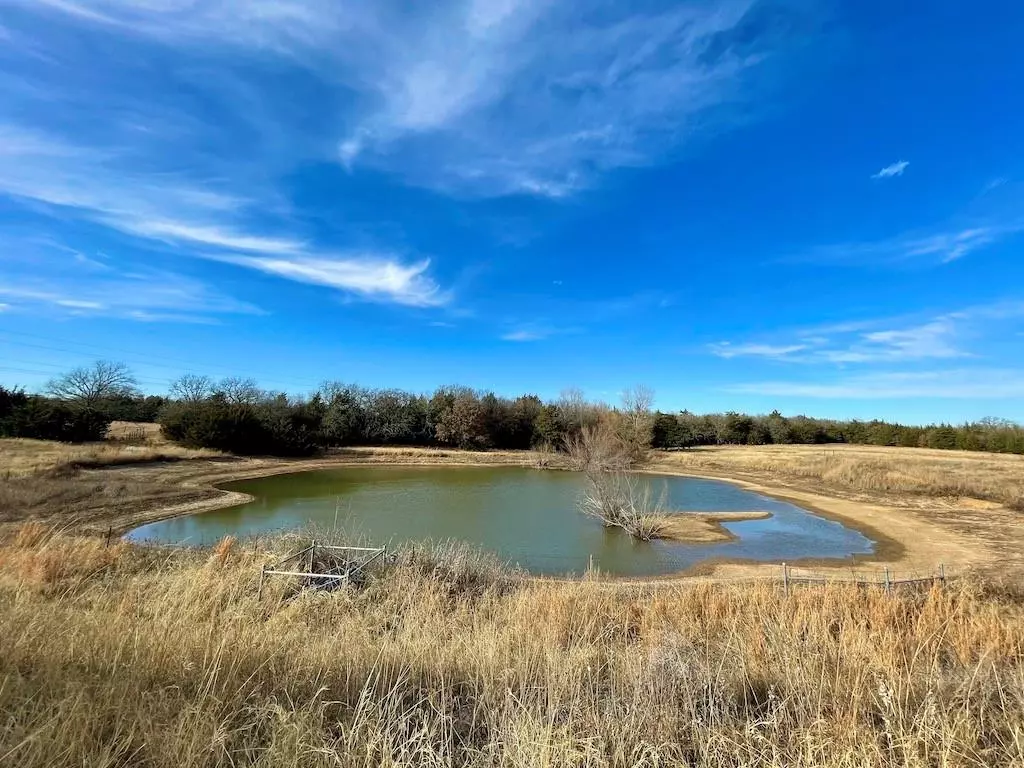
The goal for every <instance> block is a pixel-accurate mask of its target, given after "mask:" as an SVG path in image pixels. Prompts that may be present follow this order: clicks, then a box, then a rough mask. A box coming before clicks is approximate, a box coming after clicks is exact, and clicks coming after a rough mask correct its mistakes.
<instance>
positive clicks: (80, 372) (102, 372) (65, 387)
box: [46, 360, 139, 408]
mask: <svg viewBox="0 0 1024 768" xmlns="http://www.w3.org/2000/svg"><path fill="white" fill-rule="evenodd" d="M137 383H138V382H137V381H136V379H135V377H134V376H133V375H132V372H131V371H130V370H129V369H128V366H126V365H125V364H124V363H112V362H110V361H107V360H97V361H96V362H95V363H93V364H92V365H91V366H87V367H86V366H83V367H81V368H75V369H74V370H73V371H68V372H67V373H65V374H64V375H63V376H58V377H57V378H55V379H51V380H50V382H49V383H48V384H47V385H46V391H47V392H49V393H50V394H51V395H53V396H54V397H57V398H60V399H61V400H68V401H71V402H74V403H78V404H79V405H82V406H83V407H86V408H92V407H94V406H95V405H97V404H98V403H99V402H100V401H102V400H105V399H107V398H110V397H122V396H127V397H130V396H133V395H137V394H138V393H139V391H138V389H137V388H136V384H137Z"/></svg>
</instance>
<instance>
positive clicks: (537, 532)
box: [129, 467, 874, 576]
mask: <svg viewBox="0 0 1024 768" xmlns="http://www.w3.org/2000/svg"><path fill="white" fill-rule="evenodd" d="M642 482H648V483H651V484H653V486H654V490H655V492H656V493H657V494H660V493H661V492H662V490H664V491H665V493H666V496H667V500H668V504H669V506H670V508H672V509H673V510H678V514H686V513H687V512H697V511H750V510H765V511H768V512H770V513H771V517H770V518H766V519H762V520H745V521H738V522H731V523H725V524H724V525H725V527H726V528H727V529H728V530H729V531H731V532H732V533H733V534H734V535H735V536H736V539H735V540H733V541H729V542H723V543H718V544H681V543H678V542H667V541H654V542H639V541H636V540H634V539H632V538H630V537H629V536H628V535H626V534H625V533H623V532H622V531H619V530H618V529H613V528H605V527H604V526H602V525H601V523H600V522H598V521H596V520H593V519H591V518H589V517H586V516H584V515H582V514H581V513H580V512H579V511H578V510H577V499H578V498H579V496H580V494H581V493H582V491H583V489H584V484H585V478H584V477H583V476H582V475H580V474H578V473H573V472H557V471H545V470H535V469H525V468H519V467H344V468H337V469H327V470H315V471H309V472H300V473H295V474H288V475H275V476H272V477H264V478H259V479H256V480H244V481H239V482H234V483H228V484H225V485H223V486H222V487H223V488H225V489H228V490H233V491H242V492H244V493H248V494H251V495H252V496H254V497H255V498H254V500H253V501H251V502H249V503H247V504H240V505H238V506H234V507H228V508H225V509H218V510H213V511H210V512H203V513H200V514H196V515H191V516H187V517H178V518H173V519H170V520H163V521H160V522H156V523H151V524H149V525H144V526H142V527H140V528H137V529H135V530H134V531H132V532H131V533H130V534H129V537H130V538H132V539H135V540H141V541H155V542H161V543H176V544H210V543H213V542H215V541H217V540H218V539H220V538H222V537H223V536H225V535H229V534H230V535H234V536H238V537H240V538H244V537H250V536H254V535H263V534H267V533H272V532H278V531H284V530H294V529H301V528H308V527H311V526H316V527H317V528H320V529H325V528H326V529H332V530H333V529H335V528H337V529H338V530H339V531H342V532H344V533H343V534H342V533H339V534H338V538H344V539H345V540H347V541H352V540H353V539H360V540H362V541H364V542H366V543H371V544H374V545H383V544H385V543H388V544H392V545H394V544H399V543H405V542H413V541H424V540H427V539H431V540H434V541H438V540H459V541H465V542H468V543H470V544H472V545H475V546H477V547H480V548H483V549H487V550H491V551H492V552H495V553H496V554H497V555H498V556H499V557H501V558H502V559H503V560H507V561H509V562H512V563H517V564H519V565H520V566H522V567H524V568H526V569H527V570H529V571H531V572H533V573H538V574H550V575H558V574H570V573H572V574H578V573H581V572H583V571H585V570H586V569H587V567H588V565H590V564H593V565H594V566H597V567H599V568H600V569H601V570H602V571H604V572H606V573H611V574H617V575H623V576H650V575H656V574H664V573H671V572H674V571H679V570H681V569H683V568H686V567H689V566H691V565H694V564H695V563H698V562H700V561H702V560H708V559H712V558H740V559H749V560H758V561H773V562H782V561H794V560H798V559H801V558H807V557H815V558H824V557H827V558H845V557H849V556H851V555H854V554H867V553H870V552H872V550H873V547H874V544H873V542H872V541H871V540H870V539H868V538H866V537H864V536H863V535H862V534H860V533H859V532H857V531H854V530H851V529H849V528H846V527H845V526H843V525H841V524H840V523H837V522H834V521H831V520H826V519H824V518H821V517H818V516H817V515H814V514H812V513H810V512H807V511H806V510H803V509H800V508H799V507H796V506H794V505H792V504H789V503H787V502H784V501H779V500H777V499H773V498H771V497H768V496H763V495H761V494H757V493H752V492H750V491H745V490H743V489H741V488H739V487H737V486H734V485H731V484H729V483H722V482H716V481H712V480H700V479H695V478H681V477H655V476H645V477H644V478H643V480H642Z"/></svg>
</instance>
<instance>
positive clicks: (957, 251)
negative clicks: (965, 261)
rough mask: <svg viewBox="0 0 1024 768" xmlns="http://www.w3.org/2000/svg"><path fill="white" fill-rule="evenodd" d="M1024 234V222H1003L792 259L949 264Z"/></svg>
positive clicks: (831, 249)
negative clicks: (1023, 232) (1021, 233)
mask: <svg viewBox="0 0 1024 768" xmlns="http://www.w3.org/2000/svg"><path fill="white" fill-rule="evenodd" d="M1021 231H1024V220H1020V219H1003V220H1000V221H986V223H979V224H975V225H972V226H963V227H950V228H946V229H939V230H934V231H931V232H927V231H926V232H906V233H902V234H899V235H896V236H894V237H889V238H883V239H881V240H866V241H857V242H847V243H835V244H831V245H826V246H823V247H819V248H813V249H811V250H809V251H806V252H804V253H803V254H800V255H798V256H796V257H793V259H792V260H795V261H807V262H815V263H826V264H846V265H850V266H869V265H879V264H881V265H885V264H914V263H919V262H922V261H924V262H933V263H937V264H948V263H950V262H953V261H956V260H957V259H961V258H963V257H964V256H967V255H968V254H970V253H974V252H975V251H980V250H983V249H984V248H987V247H989V246H991V245H993V244H994V243H997V242H1000V241H1002V240H1006V239H1008V238H1010V237H1012V236H1014V235H1016V234H1018V233H1020V232H1021Z"/></svg>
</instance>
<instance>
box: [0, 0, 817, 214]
mask: <svg viewBox="0 0 1024 768" xmlns="http://www.w3.org/2000/svg"><path fill="white" fill-rule="evenodd" d="M2 3H7V4H15V5H20V6H21V7H23V8H27V7H31V8H33V9H34V10H36V12H38V13H41V14H44V15H49V16H51V17H54V18H63V20H64V21H65V22H68V21H70V22H73V23H78V24H81V25H85V26H86V27H88V28H90V29H92V30H94V31H95V30H100V31H106V32H108V33H110V34H115V35H121V36H124V37H126V38H151V39H157V40H159V41H160V42H161V43H162V44H163V45H165V46H168V47H169V48H171V49H174V50H178V51H192V52H194V51H202V50H210V49H217V48H220V49H225V50H230V49H234V48H239V47H245V48H247V49H250V50H252V51H255V52H256V53H257V54H259V55H261V56H266V57H270V58H276V59H278V60H282V61H286V62H288V63H289V64H292V65H298V66H299V67H302V68H303V70H304V71H305V72H306V73H308V74H309V75H310V76H311V77H314V78H316V79H317V80H318V81H319V82H320V83H321V84H322V85H323V86H324V87H325V88H327V89H328V90H329V91H330V92H333V93H341V92H345V93H350V94H353V95H354V96H355V101H354V102H353V101H352V100H351V99H349V102H350V109H348V110H347V111H346V112H345V114H344V115H343V116H342V118H341V119H340V120H338V119H337V118H336V117H335V116H332V115H324V117H325V118H327V119H329V120H331V121H332V122H333V123H334V124H338V125H342V126H346V127H345V128H344V129H342V130H340V131H339V132H338V135H336V137H335V142H334V146H335V157H336V159H337V161H339V162H341V163H342V164H343V165H345V167H347V168H350V169H351V168H355V167H358V166H359V165H365V166H371V167H376V168H380V169H383V170H386V171H389V172H392V173H396V174H399V175H401V176H403V177H404V178H406V179H407V180H409V181H410V182H412V183H416V184H422V185H425V186H430V187H434V188H441V189H447V190H457V191H459V192H461V193H469V194H480V195H495V194H498V195H500V194H507V193H525V194H531V195H538V196H547V197H563V196H566V195H569V194H571V193H572V192H574V191H576V190H577V189H579V188H581V187H584V186H587V185H588V184H590V183H593V181H594V179H595V178H596V176H597V175H598V174H600V173H601V172H602V171H605V170H608V169H611V168H616V167H622V166H633V165H642V164H645V163H648V162H651V161H652V160H653V159H656V158H657V157H660V156H661V155H663V154H664V153H665V152H667V151H671V150H672V149H673V148H674V147H677V146H679V145H680V144H683V143H685V142H687V141H689V140H690V139H691V138H693V136H694V135H696V134H698V133H700V132H701V131H707V130H708V129H709V128H710V129H713V130H720V129H721V128H723V127H726V126H727V125H728V124H729V123H730V122H735V121H737V120H743V119H744V117H743V115H742V104H743V103H744V102H745V100H746V99H747V98H748V97H749V96H750V94H751V90H752V89H751V85H752V83H753V79H754V78H756V77H758V73H759V71H760V70H762V69H764V68H765V67H766V66H767V62H769V61H771V60H772V58H773V57H776V56H778V55H779V53H780V51H782V50H784V47H785V42H786V41H785V40H784V39H783V37H784V35H783V34H782V33H781V32H780V30H783V29H784V28H785V27H786V23H785V22H786V20H787V19H789V18H790V17H791V16H792V15H794V14H796V13H797V11H796V10H795V9H792V8H786V9H784V8H783V7H782V6H767V5H764V4H761V3H758V2H756V0H717V2H714V3H712V4H700V3H696V2H687V3H682V4H677V5H675V6H673V7H670V8H667V9H660V10H654V9H651V8H650V7H648V6H646V5H644V4H640V5H638V4H634V3H625V2H604V3H600V4H597V5H595V6H594V7H591V8H587V9H580V8H578V7H569V6H565V5H562V4H559V3H554V2H550V0H447V1H445V2H440V3H430V4H421V5H408V4H402V3H398V2H389V1H387V0H375V1H374V2H355V3H345V4H340V3H329V2H323V0H275V1H273V2H272V1H271V0H196V1H195V2H189V3H179V2H168V1H167V0H148V2H144V3H139V2H136V1H135V0H40V2H33V3H30V2H27V1H26V0H0V4H2ZM249 85H251V84H249ZM253 87H254V90H255V91H256V92H257V93H259V94H260V95H261V97H263V96H266V95H267V94H266V91H265V90H264V89H262V88H261V87H260V86H259V85H258V84H257V85H255V86H253ZM269 114H274V115H278V114H280V113H279V112H278V111H277V110H274V109H273V108H272V109H271V110H270V111H269Z"/></svg>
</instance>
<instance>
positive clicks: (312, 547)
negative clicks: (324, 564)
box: [309, 539, 316, 573]
mask: <svg viewBox="0 0 1024 768" xmlns="http://www.w3.org/2000/svg"><path fill="white" fill-rule="evenodd" d="M315 561H316V539H313V543H312V545H310V547H309V573H312V572H313V563H314V562H315Z"/></svg>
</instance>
